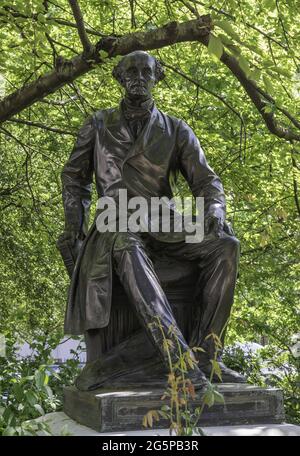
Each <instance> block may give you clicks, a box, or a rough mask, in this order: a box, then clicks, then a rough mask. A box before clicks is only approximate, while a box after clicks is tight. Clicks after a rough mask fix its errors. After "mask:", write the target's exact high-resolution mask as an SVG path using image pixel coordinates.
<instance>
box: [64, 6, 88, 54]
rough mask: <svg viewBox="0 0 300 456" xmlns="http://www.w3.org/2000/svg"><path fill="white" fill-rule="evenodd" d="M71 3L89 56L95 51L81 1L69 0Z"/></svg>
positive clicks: (84, 49) (85, 50) (79, 32)
mask: <svg viewBox="0 0 300 456" xmlns="http://www.w3.org/2000/svg"><path fill="white" fill-rule="evenodd" d="M69 3H70V6H71V8H72V12H73V16H74V19H75V22H76V25H77V30H78V35H79V38H80V41H81V44H82V47H83V51H84V53H85V55H86V56H89V55H90V54H92V53H93V45H92V43H91V42H90V40H89V37H88V35H87V32H86V30H85V27H84V21H83V16H82V13H81V10H80V6H79V3H78V2H77V0H69Z"/></svg>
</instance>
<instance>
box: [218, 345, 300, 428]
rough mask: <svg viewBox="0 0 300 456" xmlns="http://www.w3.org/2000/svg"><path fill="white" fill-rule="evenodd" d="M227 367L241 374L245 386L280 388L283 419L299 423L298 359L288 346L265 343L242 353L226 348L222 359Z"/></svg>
mask: <svg viewBox="0 0 300 456" xmlns="http://www.w3.org/2000/svg"><path fill="white" fill-rule="evenodd" d="M223 359H224V361H225V363H226V364H227V365H228V367H231V368H232V369H234V370H236V371H238V372H240V373H242V374H244V375H245V376H246V377H247V379H248V381H249V383H253V384H255V385H260V386H263V387H267V386H271V387H275V388H280V389H281V390H282V391H283V393H284V408H285V414H286V420H287V421H288V422H289V423H295V424H298V425H299V424H300V376H299V372H300V358H299V354H298V356H294V354H293V352H292V351H291V349H290V347H286V346H285V345H281V346H280V345H278V341H277V345H274V344H268V345H267V346H265V347H263V348H261V349H259V350H258V351H256V352H251V351H249V353H247V354H245V353H244V351H243V350H242V349H241V348H240V347H238V346H237V347H235V346H233V347H230V348H229V349H227V350H225V354H224V357H223Z"/></svg>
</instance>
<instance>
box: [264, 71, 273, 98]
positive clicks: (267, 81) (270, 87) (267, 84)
mask: <svg viewBox="0 0 300 456" xmlns="http://www.w3.org/2000/svg"><path fill="white" fill-rule="evenodd" d="M263 80H264V84H265V88H266V90H267V92H268V93H269V95H273V94H274V92H275V90H274V87H273V84H272V82H271V81H270V79H269V78H268V77H267V76H266V75H265V74H264V75H263Z"/></svg>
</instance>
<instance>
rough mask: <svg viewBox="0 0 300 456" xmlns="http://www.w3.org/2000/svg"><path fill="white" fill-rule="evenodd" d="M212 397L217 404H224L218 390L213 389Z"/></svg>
mask: <svg viewBox="0 0 300 456" xmlns="http://www.w3.org/2000/svg"><path fill="white" fill-rule="evenodd" d="M214 399H215V402H217V403H219V404H225V399H224V396H223V394H221V393H219V391H217V390H214Z"/></svg>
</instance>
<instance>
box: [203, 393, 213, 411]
mask: <svg viewBox="0 0 300 456" xmlns="http://www.w3.org/2000/svg"><path fill="white" fill-rule="evenodd" d="M203 402H204V404H206V405H207V406H208V407H211V406H212V405H214V402H215V395H214V391H213V390H212V389H208V390H206V391H205V393H204V396H203Z"/></svg>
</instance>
